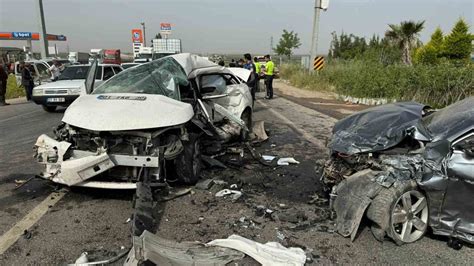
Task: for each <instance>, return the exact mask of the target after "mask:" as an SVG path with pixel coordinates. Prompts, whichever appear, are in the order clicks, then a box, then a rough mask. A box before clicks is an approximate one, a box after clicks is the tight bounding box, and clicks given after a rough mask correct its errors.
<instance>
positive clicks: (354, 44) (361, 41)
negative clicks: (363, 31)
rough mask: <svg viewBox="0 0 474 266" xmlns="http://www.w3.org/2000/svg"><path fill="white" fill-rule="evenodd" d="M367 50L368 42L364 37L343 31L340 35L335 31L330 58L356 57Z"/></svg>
mask: <svg viewBox="0 0 474 266" xmlns="http://www.w3.org/2000/svg"><path fill="white" fill-rule="evenodd" d="M366 50H367V43H366V41H365V38H364V37H358V36H355V35H353V34H346V33H344V32H342V33H341V34H340V35H339V36H338V35H337V34H336V33H335V32H333V33H332V42H331V49H330V52H329V57H330V58H339V59H354V58H356V57H357V56H359V55H361V54H362V53H364V52H365V51H366Z"/></svg>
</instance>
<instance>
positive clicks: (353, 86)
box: [280, 60, 474, 107]
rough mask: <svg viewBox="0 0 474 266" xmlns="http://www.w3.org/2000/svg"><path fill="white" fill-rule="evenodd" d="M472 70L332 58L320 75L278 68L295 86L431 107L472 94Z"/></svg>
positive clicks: (285, 67)
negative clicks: (417, 102) (420, 103)
mask: <svg viewBox="0 0 474 266" xmlns="http://www.w3.org/2000/svg"><path fill="white" fill-rule="evenodd" d="M473 71H474V66H472V65H467V66H465V67H458V66H455V65H453V64H449V63H442V64H439V65H435V66H427V65H415V66H413V67H407V66H405V65H400V64H394V65H388V66H383V65H381V64H379V63H372V62H371V63H369V62H366V61H360V60H354V61H332V62H331V63H329V64H328V65H326V67H325V68H324V70H323V71H321V72H320V73H319V74H309V73H308V72H306V71H304V70H303V69H301V68H300V67H299V66H294V65H293V66H289V65H284V66H282V67H281V68H280V74H281V76H282V77H283V78H285V79H288V80H289V81H290V82H291V83H292V84H293V85H295V86H297V87H301V88H306V89H310V90H320V91H324V90H326V91H327V90H330V91H335V92H336V93H338V94H342V95H349V96H353V97H360V98H387V99H395V100H414V101H419V102H422V103H425V104H428V105H431V106H433V107H443V106H446V105H449V104H451V103H453V102H455V101H458V100H460V99H463V98H465V97H469V96H470V95H473V94H474V82H473V81H474V77H473V75H472V73H473Z"/></svg>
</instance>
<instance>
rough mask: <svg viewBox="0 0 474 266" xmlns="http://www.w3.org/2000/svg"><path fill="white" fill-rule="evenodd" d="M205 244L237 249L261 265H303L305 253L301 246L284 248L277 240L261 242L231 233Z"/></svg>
mask: <svg viewBox="0 0 474 266" xmlns="http://www.w3.org/2000/svg"><path fill="white" fill-rule="evenodd" d="M207 246H219V247H226V248H231V249H235V250H239V251H241V252H243V253H245V254H247V255H248V256H250V257H252V258H253V259H255V260H256V261H258V262H259V263H261V264H262V265H263V266H270V265H272V266H274V265H295V266H296V265H304V264H305V262H306V254H305V252H304V251H303V249H301V248H293V247H290V248H286V247H284V246H282V245H281V244H280V243H277V242H267V243H266V244H261V243H258V242H255V241H252V240H250V239H247V238H244V237H241V236H239V235H231V236H229V237H228V238H227V239H216V240H213V241H211V242H209V243H207Z"/></svg>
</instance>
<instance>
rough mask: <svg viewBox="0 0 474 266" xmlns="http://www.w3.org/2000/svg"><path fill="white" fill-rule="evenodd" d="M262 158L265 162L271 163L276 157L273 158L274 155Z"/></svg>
mask: <svg viewBox="0 0 474 266" xmlns="http://www.w3.org/2000/svg"><path fill="white" fill-rule="evenodd" d="M262 158H263V159H264V160H265V161H268V162H271V161H273V160H274V159H275V158H276V156H272V155H262Z"/></svg>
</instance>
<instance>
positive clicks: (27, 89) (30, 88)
mask: <svg viewBox="0 0 474 266" xmlns="http://www.w3.org/2000/svg"><path fill="white" fill-rule="evenodd" d="M34 86H35V85H34V84H28V85H24V87H25V93H26V100H28V101H30V100H31V95H32V94H33V87H34Z"/></svg>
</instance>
